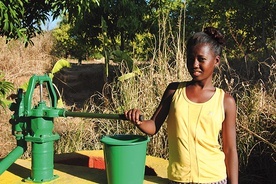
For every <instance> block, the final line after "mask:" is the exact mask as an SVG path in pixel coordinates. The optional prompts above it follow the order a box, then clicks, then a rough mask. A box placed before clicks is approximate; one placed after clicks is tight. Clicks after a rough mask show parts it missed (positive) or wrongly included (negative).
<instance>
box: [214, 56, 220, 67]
mask: <svg viewBox="0 0 276 184" xmlns="http://www.w3.org/2000/svg"><path fill="white" fill-rule="evenodd" d="M219 63H220V56H216V63H215V66H216V67H218V66H219Z"/></svg>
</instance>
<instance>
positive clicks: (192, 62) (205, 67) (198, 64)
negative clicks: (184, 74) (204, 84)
mask: <svg viewBox="0 0 276 184" xmlns="http://www.w3.org/2000/svg"><path fill="white" fill-rule="evenodd" d="M219 61H220V57H219V56H218V55H216V54H215V53H214V51H213V50H212V48H211V45H210V44H208V43H200V44H197V45H195V46H193V47H192V48H191V49H189V50H188V53H187V67H188V71H189V73H190V75H191V76H192V78H193V80H195V81H202V80H206V79H208V78H210V77H211V78H212V76H213V71H214V68H215V66H217V65H218V64H219Z"/></svg>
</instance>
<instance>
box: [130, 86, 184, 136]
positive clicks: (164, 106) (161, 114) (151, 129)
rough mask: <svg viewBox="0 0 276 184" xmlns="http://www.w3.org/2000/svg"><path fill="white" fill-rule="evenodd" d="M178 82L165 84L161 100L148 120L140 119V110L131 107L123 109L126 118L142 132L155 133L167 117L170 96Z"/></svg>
mask: <svg viewBox="0 0 276 184" xmlns="http://www.w3.org/2000/svg"><path fill="white" fill-rule="evenodd" d="M178 84H179V83H177V82H176V83H170V84H169V85H168V86H167V88H166V90H165V92H164V94H163V96H162V99H161V102H160V104H159V106H158V107H157V109H156V110H155V112H154V114H153V116H152V117H151V119H150V120H144V121H140V120H139V117H140V115H141V111H140V110H139V109H131V110H129V111H125V116H126V118H127V119H129V120H130V121H131V122H132V123H133V124H134V125H136V126H137V127H138V128H139V129H140V130H141V131H142V132H144V133H146V134H148V135H154V134H156V133H157V132H158V131H159V129H160V127H161V126H162V124H163V123H164V121H165V119H166V118H167V115H168V113H169V109H170V104H171V100H172V96H173V94H174V92H175V90H176V89H177V87H178Z"/></svg>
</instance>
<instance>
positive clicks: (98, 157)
mask: <svg viewBox="0 0 276 184" xmlns="http://www.w3.org/2000/svg"><path fill="white" fill-rule="evenodd" d="M167 166H168V161H167V160H165V159H162V158H157V157H152V156H147V157H146V167H145V177H144V184H150V183H158V184H167V183H168V180H167ZM30 175H31V160H30V159H28V160H22V159H18V160H17V161H16V162H15V163H13V164H12V165H11V166H10V167H9V168H8V169H7V170H6V171H5V172H4V173H3V174H2V175H0V184H22V183H33V182H32V181H29V180H24V179H26V178H28V177H30ZM54 175H57V176H58V177H57V178H56V179H54V180H52V181H48V182H44V183H50V184H52V183H53V184H70V183H73V184H79V183H80V184H92V183H99V184H107V179H106V172H105V165H104V156H103V151H102V150H93V151H77V152H74V153H66V154H60V155H55V157H54ZM130 184H131V181H130Z"/></svg>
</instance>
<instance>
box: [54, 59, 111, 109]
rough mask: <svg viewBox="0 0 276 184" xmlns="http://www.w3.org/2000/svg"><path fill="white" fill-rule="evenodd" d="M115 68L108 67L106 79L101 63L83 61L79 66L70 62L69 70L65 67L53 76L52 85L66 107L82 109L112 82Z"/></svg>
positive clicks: (103, 65) (102, 63) (103, 66)
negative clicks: (91, 98)
mask: <svg viewBox="0 0 276 184" xmlns="http://www.w3.org/2000/svg"><path fill="white" fill-rule="evenodd" d="M115 67H116V65H114V64H111V65H110V66H109V76H108V78H107V79H106V77H105V73H104V71H105V64H104V62H103V61H90V62H86V61H84V62H83V63H82V64H81V65H80V64H78V63H75V62H71V67H70V68H68V67H65V68H63V69H61V70H60V71H59V72H58V73H56V74H55V76H54V79H53V83H54V84H55V85H56V86H57V88H58V90H59V92H60V94H61V96H62V98H63V101H64V102H65V103H66V105H68V106H74V107H76V108H83V107H84V106H85V104H86V103H87V100H88V99H89V98H90V97H91V96H93V95H96V94H102V93H103V89H104V86H105V84H107V83H110V82H112V81H113V79H114V76H115Z"/></svg>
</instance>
